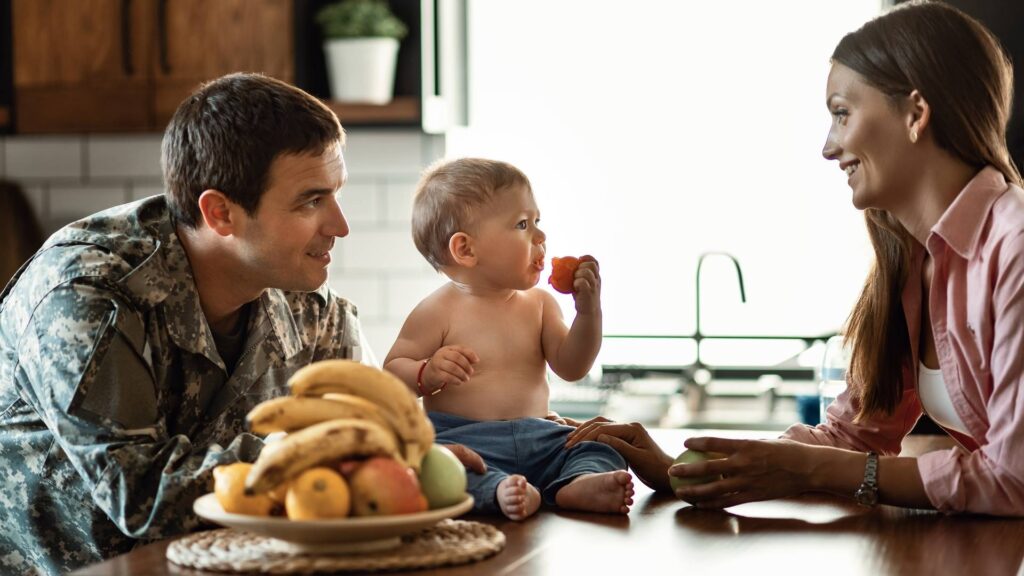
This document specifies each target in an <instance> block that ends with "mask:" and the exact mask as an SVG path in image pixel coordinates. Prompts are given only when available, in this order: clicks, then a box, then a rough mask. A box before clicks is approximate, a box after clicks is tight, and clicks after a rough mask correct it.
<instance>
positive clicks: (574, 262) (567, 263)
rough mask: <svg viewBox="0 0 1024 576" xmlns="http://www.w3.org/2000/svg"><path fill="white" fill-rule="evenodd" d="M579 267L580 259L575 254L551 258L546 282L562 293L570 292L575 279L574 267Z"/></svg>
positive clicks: (572, 290)
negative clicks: (548, 276) (549, 273)
mask: <svg viewBox="0 0 1024 576" xmlns="http://www.w3.org/2000/svg"><path fill="white" fill-rule="evenodd" d="M579 267H580V259H579V258H576V257H575V256H566V257H565V258H558V257H555V258H552V259H551V277H550V278H548V284H551V286H552V287H553V288H554V289H555V290H557V291H559V292H561V293H562V294H572V293H573V292H575V290H574V289H573V287H572V284H573V281H574V280H575V279H576V269H577V268H579Z"/></svg>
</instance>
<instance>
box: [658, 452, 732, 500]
mask: <svg viewBox="0 0 1024 576" xmlns="http://www.w3.org/2000/svg"><path fill="white" fill-rule="evenodd" d="M724 457H725V455H724V454H719V453H717V452H701V451H699V450H683V453H682V454H680V455H679V456H678V457H677V458H676V459H675V461H673V462H672V463H673V464H693V463H696V462H704V461H705V460H717V459H719V458H724ZM721 477H722V476H721V475H720V474H718V475H713V476H696V477H693V476H687V477H685V478H683V477H681V476H669V477H668V478H669V480H668V482H669V484H670V485H671V486H672V491H673V492H675V491H676V490H677V489H679V487H680V486H695V485H697V484H707V483H708V482H714V481H715V480H718V479H720V478H721Z"/></svg>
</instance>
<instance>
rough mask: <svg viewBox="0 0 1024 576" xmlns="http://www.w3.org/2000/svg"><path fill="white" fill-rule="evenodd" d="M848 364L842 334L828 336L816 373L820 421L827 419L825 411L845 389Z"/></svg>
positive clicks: (846, 348) (848, 358)
mask: <svg viewBox="0 0 1024 576" xmlns="http://www.w3.org/2000/svg"><path fill="white" fill-rule="evenodd" d="M849 365H850V348H849V347H848V346H847V345H846V344H845V342H844V340H843V336H842V335H837V336H833V337H831V338H829V339H828V342H826V343H825V354H824V355H823V356H822V357H821V366H819V367H818V374H817V380H818V397H819V399H820V402H821V406H820V418H821V422H826V421H827V419H826V417H825V411H826V410H827V409H828V407H829V406H830V405H831V404H832V402H834V401H835V399H836V398H837V397H838V396H839V395H840V394H842V393H843V391H844V390H846V369H847V368H848V367H849Z"/></svg>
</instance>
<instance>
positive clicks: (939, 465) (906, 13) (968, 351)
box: [570, 2, 1024, 516]
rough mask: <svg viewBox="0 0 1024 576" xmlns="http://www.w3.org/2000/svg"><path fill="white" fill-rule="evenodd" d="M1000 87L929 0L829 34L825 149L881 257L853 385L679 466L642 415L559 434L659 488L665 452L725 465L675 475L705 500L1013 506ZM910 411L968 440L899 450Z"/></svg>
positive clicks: (1022, 332)
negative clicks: (819, 408) (809, 496)
mask: <svg viewBox="0 0 1024 576" xmlns="http://www.w3.org/2000/svg"><path fill="white" fill-rule="evenodd" d="M1011 86H1012V70H1011V68H1010V64H1009V62H1008V60H1007V58H1006V56H1005V55H1004V54H1003V52H1002V50H1001V49H1000V47H999V44H998V42H997V41H996V40H995V38H994V37H993V36H992V34H991V33H989V32H988V30H986V29H985V28H984V27H983V26H982V25H981V24H979V23H978V22H976V21H975V20H973V19H971V18H969V17H967V16H966V15H964V14H963V13H961V12H959V11H957V10H955V9H953V8H951V7H949V6H947V5H944V4H941V3H939V2H924V3H911V4H906V5H902V6H900V7H899V8H896V9H894V10H893V11H891V12H889V13H887V14H886V15H883V16H881V17H879V18H876V19H875V20H873V21H871V22H868V23H867V24H865V25H864V26H863V27H862V28H860V29H859V30H857V31H855V32H852V33H850V34H848V35H847V36H846V37H844V38H843V39H842V41H840V43H839V45H838V46H837V47H836V49H835V52H834V53H833V55H832V69H831V71H830V73H829V77H828V87H827V91H826V104H827V106H828V109H829V112H830V113H831V115H832V117H833V122H832V127H831V129H830V131H829V134H828V138H827V140H826V142H825V147H824V150H823V155H824V156H825V158H826V159H828V160H834V161H836V162H837V163H838V165H839V168H840V169H842V170H844V171H845V172H846V173H847V175H848V183H849V185H850V188H851V189H852V192H853V195H852V198H853V204H854V206H856V207H857V208H859V209H862V210H864V211H865V216H866V220H867V227H868V233H869V235H870V237H871V241H872V243H873V245H874V249H875V257H876V261H875V264H874V266H873V269H872V271H871V273H870V274H869V276H868V279H867V282H866V283H865V286H864V289H863V291H862V293H861V295H860V298H859V300H858V302H857V304H856V306H855V307H854V309H853V312H852V313H851V315H850V317H849V320H848V322H847V326H846V335H847V338H848V340H849V341H851V342H852V345H853V356H852V359H851V366H850V370H849V377H848V383H849V386H848V391H847V392H846V393H844V394H843V395H841V396H840V397H839V398H838V399H837V400H836V402H835V403H834V404H833V405H832V406H831V407H829V409H828V419H827V422H826V423H824V424H822V425H819V426H817V427H816V428H810V427H807V426H803V425H797V426H793V427H791V428H790V429H789V430H787V431H786V433H785V434H784V435H783V437H782V439H779V440H772V441H739V440H728V439H721V438H693V439H690V440H688V441H687V443H686V446H687V447H688V448H691V449H696V450H704V451H714V452H721V453H724V454H726V455H727V457H726V458H723V459H719V460H713V461H708V462H702V463H696V464H688V465H675V466H672V465H671V459H670V458H669V457H668V456H667V455H665V454H664V453H663V452H661V450H660V449H658V448H657V447H656V446H655V445H654V444H653V442H651V441H650V437H649V436H647V435H646V432H644V431H643V430H642V429H640V428H639V427H637V426H631V425H618V424H612V423H608V422H607V421H601V420H595V421H591V422H588V423H586V424H584V425H583V426H581V427H580V428H579V429H578V430H577V432H576V433H575V435H574V436H573V437H572V439H571V440H570V442H572V443H575V442H578V441H581V440H598V441H604V442H606V443H609V444H610V445H612V446H615V447H618V448H619V449H620V450H622V451H623V455H624V456H625V457H626V458H627V459H630V460H631V463H633V464H634V467H635V468H636V469H637V472H638V475H639V476H640V477H641V479H643V480H645V482H647V483H648V484H650V485H652V486H654V487H656V488H662V489H665V488H667V486H666V484H667V476H666V475H664V474H661V473H660V471H662V470H666V469H667V470H668V474H671V475H673V476H681V477H688V476H703V475H707V474H714V475H717V474H723V475H724V477H723V478H722V479H720V480H717V481H715V482H711V483H708V484H703V485H698V486H690V487H683V488H680V489H679V490H678V491H677V495H678V496H680V497H682V498H684V499H686V500H688V501H690V502H693V503H695V504H697V505H698V506H703V507H712V508H723V507H728V506H733V505H736V504H740V503H744V502H751V501H757V500H765V499H770V498H779V497H785V496H790V495H794V494H798V493H801V492H806V491H826V492H832V493H835V494H842V495H847V496H855V498H856V500H857V501H858V502H860V503H862V504H866V505H872V504H874V503H875V502H876V501H877V502H882V503H886V504H893V505H898V506H907V507H914V508H935V509H938V510H941V511H946V512H975V513H985V514H997V515H1012V516H1024V389H1022V388H1021V386H1022V379H1024V190H1022V189H1021V177H1020V174H1019V172H1018V171H1017V168H1016V167H1015V166H1014V164H1013V161H1012V160H1011V159H1010V156H1009V153H1008V151H1007V147H1006V125H1007V121H1008V118H1009V115H1010V102H1011V92H1012V89H1011ZM922 411H925V412H927V413H928V414H929V415H930V416H931V417H932V419H933V420H936V421H937V422H938V423H939V424H940V425H942V426H943V428H944V429H945V430H946V431H948V432H949V434H950V435H951V436H953V437H954V438H955V439H957V440H958V441H959V443H960V444H961V446H962V448H955V449H952V450H948V451H939V452H932V453H930V454H926V455H924V456H921V457H919V458H901V457H898V456H897V454H899V452H900V444H901V440H902V439H903V437H904V436H905V435H906V434H908V433H909V431H910V429H911V428H912V427H913V426H914V423H915V422H916V421H917V420H918V418H920V416H921V414H922ZM876 452H877V454H876ZM878 454H880V455H881V457H879V456H878ZM641 470H642V471H641Z"/></svg>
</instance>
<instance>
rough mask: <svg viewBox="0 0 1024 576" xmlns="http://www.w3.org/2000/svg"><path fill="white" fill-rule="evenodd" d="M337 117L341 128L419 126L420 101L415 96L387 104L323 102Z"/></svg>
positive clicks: (403, 97) (399, 98)
mask: <svg viewBox="0 0 1024 576" xmlns="http://www.w3.org/2000/svg"><path fill="white" fill-rule="evenodd" d="M324 103H325V104H327V106H328V107H329V108H330V109H331V110H333V111H334V113H335V114H337V115H338V119H339V120H341V125H342V126H343V127H348V126H361V125H366V124H379V125H380V124H406V125H407V124H413V125H415V124H419V122H420V99H419V98H417V97H415V96H398V97H395V99H394V100H392V101H391V102H389V103H387V104H382V105H376V104H344V103H341V102H335V101H333V100H326V101H324Z"/></svg>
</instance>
